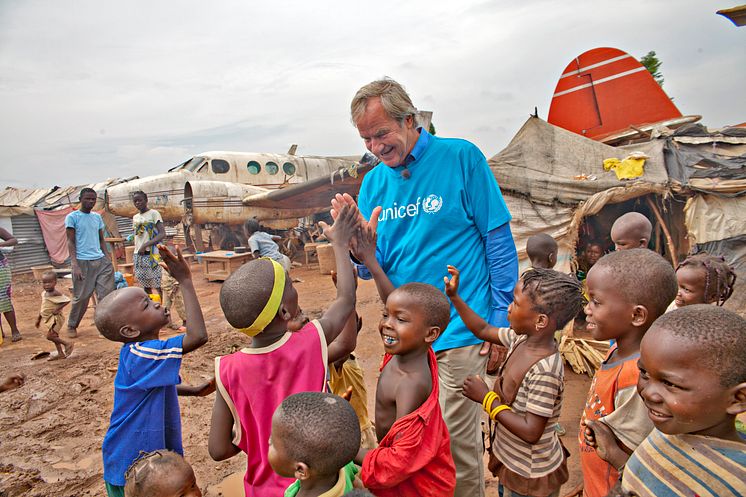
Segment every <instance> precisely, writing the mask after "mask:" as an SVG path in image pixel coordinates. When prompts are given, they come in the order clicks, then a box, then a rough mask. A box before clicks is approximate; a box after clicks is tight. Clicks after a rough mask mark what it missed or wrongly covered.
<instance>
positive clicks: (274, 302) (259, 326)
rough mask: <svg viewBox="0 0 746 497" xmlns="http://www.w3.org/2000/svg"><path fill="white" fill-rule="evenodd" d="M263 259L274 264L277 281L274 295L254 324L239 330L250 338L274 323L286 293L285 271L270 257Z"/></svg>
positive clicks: (273, 289) (273, 291)
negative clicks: (283, 295)
mask: <svg viewBox="0 0 746 497" xmlns="http://www.w3.org/2000/svg"><path fill="white" fill-rule="evenodd" d="M262 259H266V260H268V261H270V262H271V263H272V267H273V269H274V272H275V281H274V283H273V285H272V293H271V294H270V295H269V300H267V303H266V304H264V309H262V312H260V313H259V315H258V316H257V317H256V319H255V320H254V322H253V323H251V325H249V326H248V327H246V328H237V329H238V331H240V332H241V333H245V334H247V335H249V336H250V337H253V336H256V335H258V334H259V333H261V332H262V331H263V330H264V328H266V327H267V325H268V324H269V323H271V322H272V320H273V319H274V318H275V315H276V314H277V310H278V309H279V308H280V303H282V294H283V293H285V269H284V268H283V267H282V266H281V265H280V263H279V262H277V261H275V260H273V259H270V258H269V257H262Z"/></svg>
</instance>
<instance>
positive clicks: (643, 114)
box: [548, 48, 682, 140]
mask: <svg viewBox="0 0 746 497" xmlns="http://www.w3.org/2000/svg"><path fill="white" fill-rule="evenodd" d="M681 117H682V115H681V112H679V109H677V108H676V106H675V105H674V104H673V102H672V101H671V99H670V98H669V97H668V95H666V93H665V92H664V91H663V88H661V87H660V85H658V83H657V82H656V81H655V80H654V79H653V76H652V75H651V74H650V73H649V72H648V70H647V69H645V67H644V66H643V65H642V64H640V62H639V61H638V60H637V59H635V58H634V57H632V56H631V55H629V54H628V53H626V52H623V51H621V50H619V49H616V48H594V49H593V50H589V51H587V52H585V53H583V54H581V55H579V56H578V57H577V58H575V59H574V60H573V61H572V62H570V64H568V66H567V67H566V68H565V70H564V71H563V73H562V76H560V79H559V81H558V82H557V87H556V89H555V90H554V96H553V97H552V104H551V107H550V108H549V119H548V121H549V122H550V123H551V124H553V125H555V126H559V127H561V128H564V129H566V130H568V131H573V132H575V133H578V134H580V135H583V136H586V137H588V138H593V139H594V140H602V139H603V138H604V137H608V136H610V135H613V134H616V133H619V132H621V131H625V130H628V129H629V128H630V126H642V125H645V124H651V123H657V122H661V121H668V120H672V119H677V118H681Z"/></svg>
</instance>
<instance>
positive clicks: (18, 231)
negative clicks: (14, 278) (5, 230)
mask: <svg viewBox="0 0 746 497" xmlns="http://www.w3.org/2000/svg"><path fill="white" fill-rule="evenodd" d="M11 222H12V224H13V236H14V237H16V238H17V239H18V244H17V245H16V246H15V247H14V248H13V252H11V253H10V255H9V256H8V259H9V260H10V267H11V271H12V273H13V274H17V273H26V272H29V271H31V268H32V267H33V266H43V265H45V264H49V263H50V262H49V261H50V260H49V253H47V247H46V246H45V245H44V237H43V236H42V234H41V226H39V220H38V219H37V218H36V216H32V215H28V214H23V215H20V216H13V217H12V218H11Z"/></svg>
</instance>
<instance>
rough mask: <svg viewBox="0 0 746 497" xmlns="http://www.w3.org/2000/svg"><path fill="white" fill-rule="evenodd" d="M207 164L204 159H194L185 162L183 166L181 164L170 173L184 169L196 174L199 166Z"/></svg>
mask: <svg viewBox="0 0 746 497" xmlns="http://www.w3.org/2000/svg"><path fill="white" fill-rule="evenodd" d="M204 162H205V158H204V157H192V158H191V159H189V160H188V161H186V162H184V163H183V164H179V165H178V166H176V167H175V168H173V169H170V171H179V170H182V169H186V170H187V171H189V172H194V171H196V170H197V168H198V167H199V166H201V165H202V164H203V163H204Z"/></svg>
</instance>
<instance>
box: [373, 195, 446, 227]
mask: <svg viewBox="0 0 746 497" xmlns="http://www.w3.org/2000/svg"><path fill="white" fill-rule="evenodd" d="M421 200H422V197H417V201H416V202H414V203H411V204H406V205H399V204H397V203H396V202H394V205H393V207H385V208H384V209H383V210H382V211H381V214H379V215H378V221H379V222H383V221H388V220H389V219H402V218H405V217H415V216H419V214H420V206H422V211H423V212H425V213H426V214H435V213H436V212H438V211H439V210H440V208H441V207H443V197H441V196H440V195H435V194H432V195H428V196H427V197H425V200H424V201H423V202H422V204H420V201H421Z"/></svg>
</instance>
